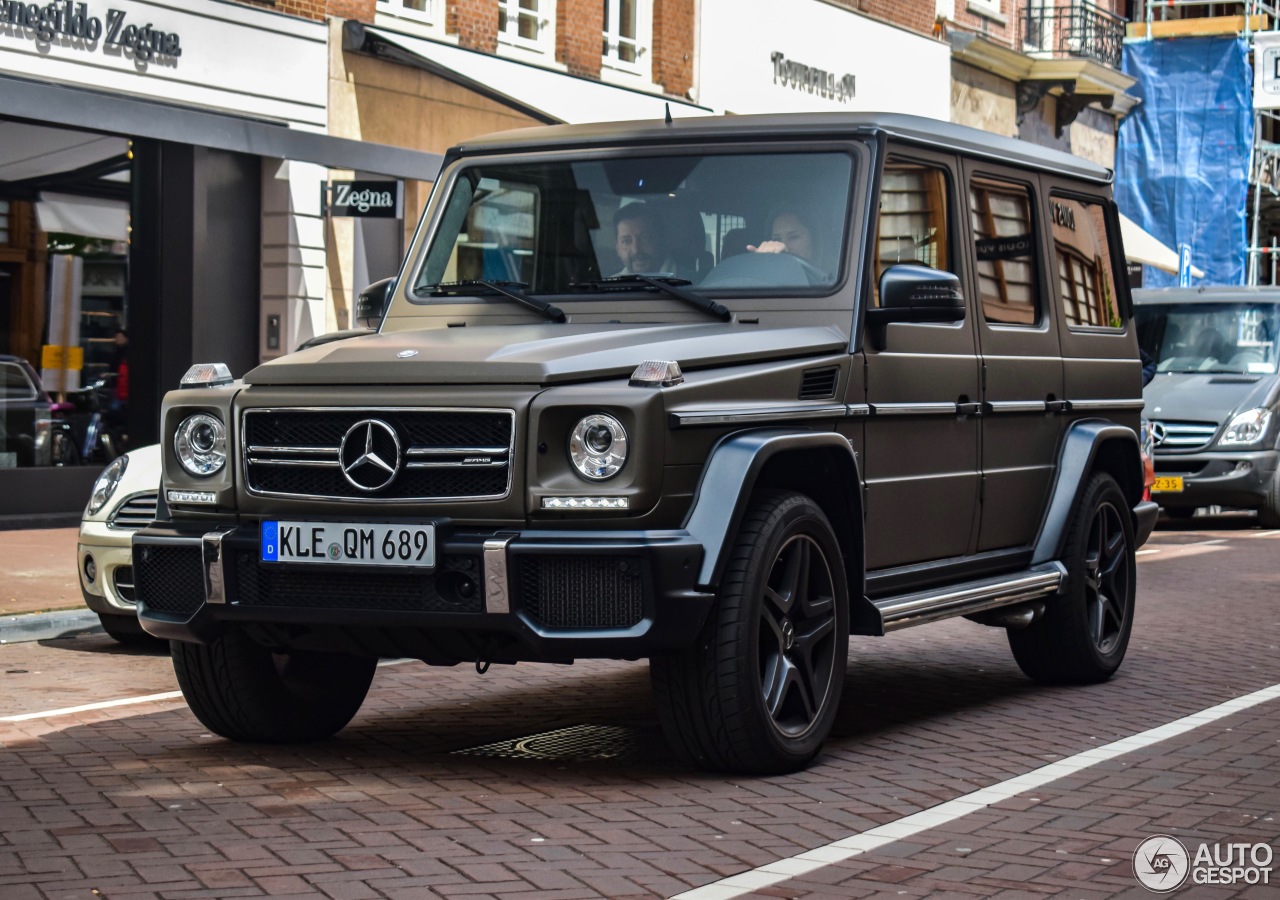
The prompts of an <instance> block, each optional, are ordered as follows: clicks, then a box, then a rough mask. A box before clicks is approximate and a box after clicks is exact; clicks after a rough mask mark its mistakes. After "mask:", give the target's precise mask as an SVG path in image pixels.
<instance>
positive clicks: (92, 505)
mask: <svg viewBox="0 0 1280 900" xmlns="http://www.w3.org/2000/svg"><path fill="white" fill-rule="evenodd" d="M128 465H129V457H127V456H118V457H116V458H115V459H114V460H112V461H111V465H109V466H107V467H106V468H105V469H103V470H102V474H101V475H99V476H98V480H97V481H95V482H94V483H93V493H92V494H90V495H89V508H88V509H86V510H85V515H87V516H96V515H97V514H98V511H99V510H101V509H102V507H104V506H106V505H107V501H108V500H110V499H111V495H112V494H114V493H115V492H116V488H117V487H119V486H120V479H121V478H123V477H124V470H125V467H126V466H128Z"/></svg>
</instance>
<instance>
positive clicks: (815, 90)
mask: <svg viewBox="0 0 1280 900" xmlns="http://www.w3.org/2000/svg"><path fill="white" fill-rule="evenodd" d="M769 58H770V59H772V60H773V83H774V84H780V85H782V86H783V87H789V88H793V89H795V90H797V91H803V92H805V93H806V94H816V95H817V96H819V97H822V98H824V99H827V100H835V101H836V102H838V103H850V102H852V101H853V98H854V96H855V94H856V89H857V77H856V76H854V75H849V74H845V75H842V76H840V77H839V79H838V80H837V77H836V74H835V73H834V72H828V71H827V70H826V69H819V68H817V67H815V66H808V65H805V64H804V63H801V62H796V61H795V60H794V59H787V57H786V55H785V54H784V53H781V52H779V51H777V50H775V51H774V52H773V53H772V54H771V55H770V57H769Z"/></svg>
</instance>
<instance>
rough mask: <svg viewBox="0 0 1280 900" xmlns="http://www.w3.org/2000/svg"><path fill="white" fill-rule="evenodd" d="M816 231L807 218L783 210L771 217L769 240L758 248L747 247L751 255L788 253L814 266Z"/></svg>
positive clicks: (816, 252)
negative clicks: (771, 225)
mask: <svg viewBox="0 0 1280 900" xmlns="http://www.w3.org/2000/svg"><path fill="white" fill-rule="evenodd" d="M816 235H817V230H816V229H815V228H814V227H813V225H812V224H811V223H810V221H809V219H808V217H807V216H805V215H804V214H802V213H800V212H799V211H797V210H793V209H784V210H782V211H780V212H778V213H777V214H776V215H774V217H773V227H772V229H771V231H770V235H769V240H767V241H761V242H760V245H759V246H755V245H753V244H748V245H747V250H748V251H749V252H751V253H790V254H791V255H792V256H797V257H799V258H800V259H803V260H804V261H805V262H807V263H810V264H816V262H817V255H818V248H817V238H816Z"/></svg>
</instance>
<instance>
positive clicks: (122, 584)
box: [112, 566, 138, 603]
mask: <svg viewBox="0 0 1280 900" xmlns="http://www.w3.org/2000/svg"><path fill="white" fill-rule="evenodd" d="M112 580H113V581H114V582H115V586H116V593H117V594H119V595H120V599H121V600H123V601H125V602H126V603H136V602H138V600H137V595H136V594H135V593H134V591H133V566H117V567H116V571H115V575H114V576H113V577H112Z"/></svg>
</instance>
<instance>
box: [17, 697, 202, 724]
mask: <svg viewBox="0 0 1280 900" xmlns="http://www.w3.org/2000/svg"><path fill="white" fill-rule="evenodd" d="M181 696H182V691H165V692H164V693H163V694H147V695H146V696H145V697H125V698H123V699H121V700H103V701H102V702H101V703H86V704H85V705H84V706H68V707H65V708H63V709H48V710H45V711H44V712H32V713H22V714H21V715H17V716H0V722H29V721H31V720H32V719H49V718H52V717H53V716H69V715H72V714H74V713H82V712H92V711H93V710H95V709H113V708H115V707H117V706H130V705H131V704H134V703H159V702H160V701H162V700H176V699H177V698H178V697H181Z"/></svg>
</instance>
